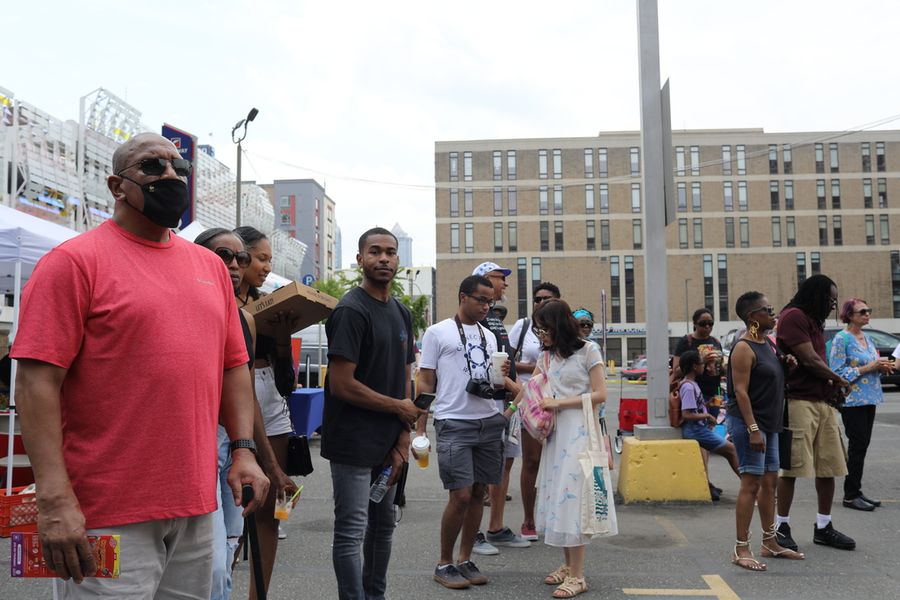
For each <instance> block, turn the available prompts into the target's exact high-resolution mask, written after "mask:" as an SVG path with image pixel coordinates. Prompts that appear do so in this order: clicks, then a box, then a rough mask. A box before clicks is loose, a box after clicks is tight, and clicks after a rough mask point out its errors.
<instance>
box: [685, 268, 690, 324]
mask: <svg viewBox="0 0 900 600" xmlns="http://www.w3.org/2000/svg"><path fill="white" fill-rule="evenodd" d="M690 281H691V278H690V277H688V278H687V279H685V280H684V334H685V335H687V334H689V333H690V332H691V323H690V320H689V319H688V283H689V282H690Z"/></svg>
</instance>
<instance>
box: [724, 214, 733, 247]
mask: <svg viewBox="0 0 900 600" xmlns="http://www.w3.org/2000/svg"><path fill="white" fill-rule="evenodd" d="M725 247H726V248H734V217H725Z"/></svg>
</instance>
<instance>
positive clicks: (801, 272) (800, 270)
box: [797, 252, 806, 287]
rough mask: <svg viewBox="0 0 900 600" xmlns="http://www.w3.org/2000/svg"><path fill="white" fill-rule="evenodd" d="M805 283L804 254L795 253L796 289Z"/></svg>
mask: <svg viewBox="0 0 900 600" xmlns="http://www.w3.org/2000/svg"><path fill="white" fill-rule="evenodd" d="M804 281H806V253H804V252H798V253H797V287H800V286H801V285H802V284H803V282H804Z"/></svg>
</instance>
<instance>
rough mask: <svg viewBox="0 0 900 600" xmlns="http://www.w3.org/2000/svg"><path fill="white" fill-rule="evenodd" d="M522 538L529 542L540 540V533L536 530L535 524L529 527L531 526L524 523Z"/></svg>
mask: <svg viewBox="0 0 900 600" xmlns="http://www.w3.org/2000/svg"><path fill="white" fill-rule="evenodd" d="M522 539H523V540H528V541H529V542H536V541H538V539H539V538H538V534H537V531H535V529H534V526H533V525H532V526H531V527H529V526H527V525H525V524H524V523H522Z"/></svg>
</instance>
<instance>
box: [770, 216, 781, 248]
mask: <svg viewBox="0 0 900 600" xmlns="http://www.w3.org/2000/svg"><path fill="white" fill-rule="evenodd" d="M772 247H773V248H780V247H781V217H772Z"/></svg>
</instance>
